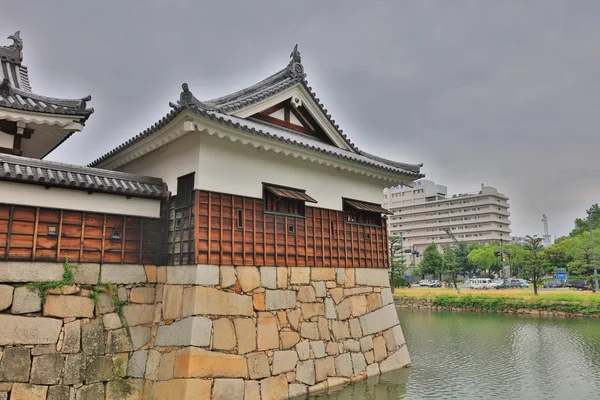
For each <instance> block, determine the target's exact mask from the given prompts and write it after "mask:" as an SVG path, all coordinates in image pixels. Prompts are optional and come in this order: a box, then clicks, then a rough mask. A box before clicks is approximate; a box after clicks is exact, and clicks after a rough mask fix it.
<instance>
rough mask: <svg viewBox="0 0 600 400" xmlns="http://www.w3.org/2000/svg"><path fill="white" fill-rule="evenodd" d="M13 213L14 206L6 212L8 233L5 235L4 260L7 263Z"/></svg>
mask: <svg viewBox="0 0 600 400" xmlns="http://www.w3.org/2000/svg"><path fill="white" fill-rule="evenodd" d="M14 213H15V206H10V209H9V211H8V231H7V233H6V253H5V254H4V259H5V260H6V261H8V253H9V251H10V236H11V234H12V222H13V214H14Z"/></svg>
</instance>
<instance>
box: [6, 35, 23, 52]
mask: <svg viewBox="0 0 600 400" xmlns="http://www.w3.org/2000/svg"><path fill="white" fill-rule="evenodd" d="M8 39H12V41H13V44H11V45H10V46H8V48H9V49H12V50H14V51H16V52H18V53H21V50H23V40H22V39H21V31H16V32H15V34H14V35H10V36H9V37H8Z"/></svg>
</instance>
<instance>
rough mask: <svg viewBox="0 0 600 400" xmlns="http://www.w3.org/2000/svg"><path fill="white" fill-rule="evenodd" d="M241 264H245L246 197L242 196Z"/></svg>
mask: <svg viewBox="0 0 600 400" xmlns="http://www.w3.org/2000/svg"><path fill="white" fill-rule="evenodd" d="M242 264H243V265H246V198H245V197H242Z"/></svg>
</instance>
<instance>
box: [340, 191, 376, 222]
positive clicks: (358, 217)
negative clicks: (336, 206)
mask: <svg viewBox="0 0 600 400" xmlns="http://www.w3.org/2000/svg"><path fill="white" fill-rule="evenodd" d="M347 200H348V201H354V202H358V203H365V204H371V203H367V202H365V201H359V200H353V199H346V198H342V204H343V211H344V223H346V224H351V225H362V226H372V227H376V228H381V227H382V226H383V219H384V217H383V216H382V213H380V212H377V211H365V210H359V209H357V208H354V207H352V206H351V205H350V204H348V203H347ZM373 206H376V205H375V204H373ZM377 207H379V206H377Z"/></svg>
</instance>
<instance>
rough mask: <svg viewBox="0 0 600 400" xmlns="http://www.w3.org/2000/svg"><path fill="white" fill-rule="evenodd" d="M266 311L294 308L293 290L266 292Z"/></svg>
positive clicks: (294, 294)
mask: <svg viewBox="0 0 600 400" xmlns="http://www.w3.org/2000/svg"><path fill="white" fill-rule="evenodd" d="M265 306H266V309H267V310H284V309H288V308H295V307H296V291H295V290H267V291H266V292H265Z"/></svg>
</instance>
